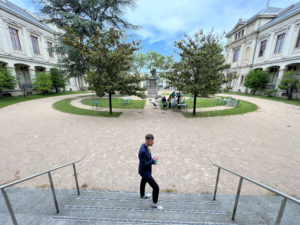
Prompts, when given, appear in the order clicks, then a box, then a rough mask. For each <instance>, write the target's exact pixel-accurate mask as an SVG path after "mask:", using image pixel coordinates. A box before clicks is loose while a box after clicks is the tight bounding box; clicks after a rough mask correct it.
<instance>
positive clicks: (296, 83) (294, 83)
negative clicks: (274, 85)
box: [279, 71, 300, 100]
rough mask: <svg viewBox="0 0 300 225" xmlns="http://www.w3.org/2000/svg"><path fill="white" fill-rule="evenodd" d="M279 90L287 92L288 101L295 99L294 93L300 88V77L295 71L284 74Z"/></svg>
mask: <svg viewBox="0 0 300 225" xmlns="http://www.w3.org/2000/svg"><path fill="white" fill-rule="evenodd" d="M279 88H280V89H282V90H285V92H286V96H287V99H288V100H291V99H292V98H293V92H294V91H297V88H300V76H299V75H296V74H295V72H294V71H287V72H285V73H284V74H283V77H282V79H281V81H280V85H279Z"/></svg>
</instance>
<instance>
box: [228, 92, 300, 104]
mask: <svg viewBox="0 0 300 225" xmlns="http://www.w3.org/2000/svg"><path fill="white" fill-rule="evenodd" d="M224 94H228V95H240V96H248V97H253V98H262V99H267V100H271V101H277V102H283V103H286V104H290V105H297V106H300V101H299V100H288V99H284V98H279V97H269V96H264V95H252V94H245V93H238V92H224Z"/></svg>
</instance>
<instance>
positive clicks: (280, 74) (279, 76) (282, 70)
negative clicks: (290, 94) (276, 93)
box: [276, 67, 285, 88]
mask: <svg viewBox="0 0 300 225" xmlns="http://www.w3.org/2000/svg"><path fill="white" fill-rule="evenodd" d="M284 72H285V71H284V68H282V67H280V69H279V73H278V79H277V82H276V88H278V86H279V84H280V81H281V79H282V77H283V74H284Z"/></svg>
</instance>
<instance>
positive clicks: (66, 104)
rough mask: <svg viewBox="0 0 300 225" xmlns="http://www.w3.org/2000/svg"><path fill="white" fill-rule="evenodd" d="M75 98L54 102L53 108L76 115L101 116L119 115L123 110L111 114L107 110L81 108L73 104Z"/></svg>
mask: <svg viewBox="0 0 300 225" xmlns="http://www.w3.org/2000/svg"><path fill="white" fill-rule="evenodd" d="M72 100H74V99H73V98H67V99H63V100H61V101H58V102H56V103H54V104H53V108H54V109H56V110H58V111H61V112H65V113H71V114H76V115H83V116H101V117H119V116H120V115H121V114H122V113H121V112H114V113H112V114H110V113H109V112H106V111H97V110H89V109H81V108H77V107H75V106H72V105H71V101H72Z"/></svg>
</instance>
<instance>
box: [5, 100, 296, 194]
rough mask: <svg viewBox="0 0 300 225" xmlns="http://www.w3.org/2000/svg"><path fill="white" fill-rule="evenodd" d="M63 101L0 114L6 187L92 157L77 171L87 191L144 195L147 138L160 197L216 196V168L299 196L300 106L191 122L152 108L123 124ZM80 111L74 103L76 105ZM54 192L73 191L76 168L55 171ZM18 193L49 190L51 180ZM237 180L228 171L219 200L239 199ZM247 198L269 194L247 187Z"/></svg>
mask: <svg viewBox="0 0 300 225" xmlns="http://www.w3.org/2000/svg"><path fill="white" fill-rule="evenodd" d="M64 98H70V96H60V97H53V98H45V99H39V100H33V101H28V102H23V103H18V104H15V105H11V106H8V107H5V108H2V109H0V151H1V157H0V184H3V183H6V182H9V181H13V180H15V179H19V178H23V177H26V176H29V175H32V174H34V173H38V172H41V171H43V170H46V169H49V168H52V167H55V166H57V165H60V164H63V163H67V162H69V161H72V160H77V159H79V158H80V157H81V156H82V155H83V154H84V153H88V155H87V157H86V158H85V159H84V160H83V161H82V162H80V163H79V164H78V165H77V171H78V173H79V182H80V185H83V184H85V185H87V188H88V189H109V190H128V191H138V190H139V182H140V177H139V175H138V173H137V168H138V157H137V154H138V150H139V147H140V145H141V144H142V143H143V141H144V136H145V134H147V133H153V134H154V136H155V145H154V146H153V148H152V152H153V154H155V155H158V156H159V162H158V165H156V166H153V176H154V178H155V179H156V180H157V182H158V184H159V185H160V189H161V190H167V189H172V190H174V191H178V192H199V193H207V192H213V190H214V184H215V179H216V173H217V168H216V167H213V166H212V165H211V163H210V162H209V160H208V158H207V157H208V156H210V157H211V158H212V159H213V160H214V161H215V162H217V163H219V164H221V165H223V166H225V167H228V168H230V169H232V170H235V171H237V172H240V173H242V174H244V175H246V176H248V177H250V178H253V179H256V180H258V181H260V182H262V183H264V184H266V185H269V186H272V187H275V188H277V189H279V190H280V191H283V192H285V193H287V194H292V195H297V196H300V172H299V171H300V107H299V106H293V105H288V104H284V103H280V102H275V101H269V100H264V99H258V98H251V97H242V96H241V97H239V98H240V99H244V100H247V101H250V102H253V103H255V104H257V105H258V106H259V110H258V111H256V112H253V113H248V114H245V115H237V116H227V117H212V118H185V117H184V116H183V115H182V114H181V113H178V112H172V111H163V110H160V109H154V108H153V107H152V105H150V104H149V103H148V102H147V104H146V107H145V109H144V110H129V111H127V112H124V113H123V114H122V116H121V117H120V118H101V117H90V116H78V115H71V114H67V113H62V112H59V111H56V110H54V109H53V108H52V104H53V103H55V102H56V101H58V100H61V99H64ZM75 104H76V103H75ZM53 179H54V184H55V187H57V188H74V187H75V182H74V176H73V169H72V167H69V168H65V169H62V170H60V171H56V172H53ZM18 186H27V187H48V186H49V181H48V176H47V175H45V176H43V177H40V178H36V179H34V180H31V181H27V182H25V183H22V184H20V185H18ZM237 186H238V178H237V177H235V176H233V175H230V174H228V173H227V172H224V171H222V172H221V176H220V182H219V193H236V189H237ZM242 194H268V192H267V191H265V190H263V189H261V188H259V187H256V186H254V185H252V184H250V183H249V182H246V181H245V182H244V183H243V189H242Z"/></svg>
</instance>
